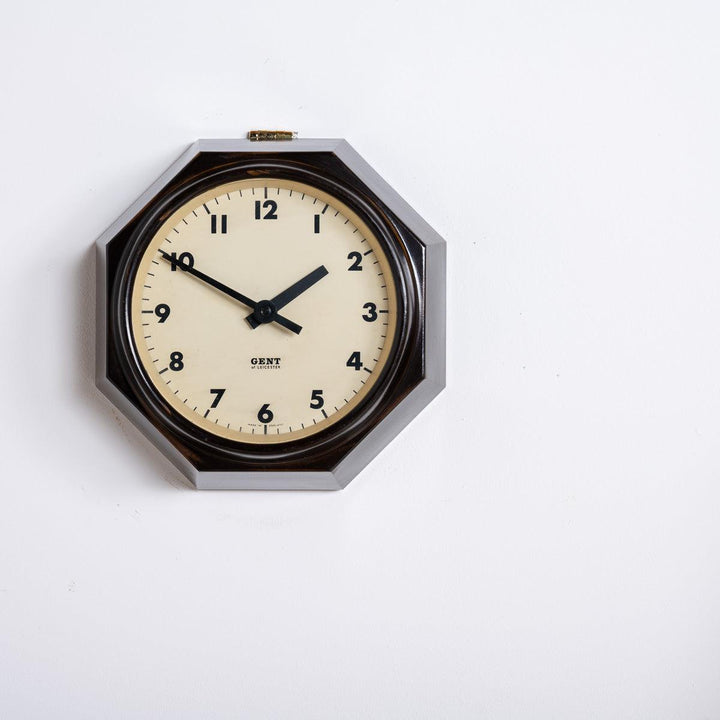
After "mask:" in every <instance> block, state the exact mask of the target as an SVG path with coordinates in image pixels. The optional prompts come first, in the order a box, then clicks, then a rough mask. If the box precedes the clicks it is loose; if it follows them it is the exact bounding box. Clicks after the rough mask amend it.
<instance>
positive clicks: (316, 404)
mask: <svg viewBox="0 0 720 720" xmlns="http://www.w3.org/2000/svg"><path fill="white" fill-rule="evenodd" d="M322 394H323V391H322V390H313V391H312V393H311V394H310V407H311V408H312V409H313V410H319V409H320V408H321V407H322V406H323V405H324V404H325V398H323V396H322Z"/></svg>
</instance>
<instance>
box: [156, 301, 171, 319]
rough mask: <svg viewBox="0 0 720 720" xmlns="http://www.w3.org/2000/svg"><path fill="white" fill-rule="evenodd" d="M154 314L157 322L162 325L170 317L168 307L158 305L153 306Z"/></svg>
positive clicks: (162, 304) (161, 304)
mask: <svg viewBox="0 0 720 720" xmlns="http://www.w3.org/2000/svg"><path fill="white" fill-rule="evenodd" d="M155 314H156V315H157V316H158V318H159V320H158V322H161V323H164V322H165V321H166V320H167V319H168V318H169V317H170V306H169V305H166V304H165V303H160V304H159V305H156V306H155Z"/></svg>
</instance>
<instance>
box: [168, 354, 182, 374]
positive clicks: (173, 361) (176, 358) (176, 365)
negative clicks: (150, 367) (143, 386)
mask: <svg viewBox="0 0 720 720" xmlns="http://www.w3.org/2000/svg"><path fill="white" fill-rule="evenodd" d="M168 367H169V368H170V369H171V370H174V371H175V372H178V371H179V370H182V369H183V368H184V367H185V364H184V363H183V354H182V353H181V352H178V351H177V350H176V351H175V352H172V353H170V365H168Z"/></svg>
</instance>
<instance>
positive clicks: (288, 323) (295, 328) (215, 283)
mask: <svg viewBox="0 0 720 720" xmlns="http://www.w3.org/2000/svg"><path fill="white" fill-rule="evenodd" d="M160 254H161V255H162V257H163V259H165V260H167V261H168V262H172V257H171V256H170V255H168V254H167V253H166V252H163V251H162V250H161V251H160ZM178 264H179V265H180V268H181V270H182V271H183V272H186V273H189V274H190V275H194V276H195V277H196V278H198V279H199V280H202V281H203V282H204V283H207V284H208V285H210V286H211V287H214V288H215V289H216V290H219V291H220V292H221V293H224V294H225V295H229V296H230V297H231V298H233V299H235V300H238V301H239V302H241V303H242V304H243V305H247V306H248V307H249V308H252V309H253V310H254V309H255V308H256V307H257V303H256V302H255V301H254V300H251V299H250V298H249V297H248V296H247V295H243V294H242V293H240V292H238V291H237V290H233V289H232V288H231V287H228V286H227V285H225V284H223V283H221V282H220V281H219V280H216V279H215V278H212V277H210V276H209V275H206V274H205V273H204V272H202V271H200V270H196V269H195V268H194V267H193V266H192V265H186V264H184V263H178ZM274 320H275V322H276V323H278V325H282V326H283V327H285V328H287V329H288V330H291V331H292V332H294V333H295V334H296V335H299V334H300V331H301V330H302V327H301V326H300V325H298V324H297V323H294V322H293V321H292V320H288V319H287V318H286V317H283V316H282V315H275V317H274Z"/></svg>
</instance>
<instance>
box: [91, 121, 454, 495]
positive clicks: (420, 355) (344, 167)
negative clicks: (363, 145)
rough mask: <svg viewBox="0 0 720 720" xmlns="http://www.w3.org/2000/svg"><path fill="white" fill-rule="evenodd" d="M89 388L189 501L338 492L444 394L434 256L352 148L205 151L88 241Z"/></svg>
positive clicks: (277, 145)
mask: <svg viewBox="0 0 720 720" xmlns="http://www.w3.org/2000/svg"><path fill="white" fill-rule="evenodd" d="M97 299H98V313H97V353H96V358H97V385H98V387H99V388H100V389H101V390H102V391H103V393H104V394H105V395H106V396H107V397H108V398H109V399H110V400H111V401H112V402H113V403H114V404H115V405H116V406H117V407H118V408H119V409H120V410H122V412H123V413H124V414H125V415H127V417H128V418H130V420H132V421H133V422H134V423H135V424H136V425H137V426H138V427H139V428H140V429H141V430H142V431H143V432H144V433H145V434H146V435H147V437H148V438H149V439H150V440H151V441H152V442H153V443H154V444H155V445H156V446H157V447H158V448H159V449H160V450H161V451H162V452H163V453H164V454H165V455H166V456H167V457H168V458H169V459H170V460H171V461H172V462H173V463H174V464H175V465H176V466H177V467H178V468H179V469H180V470H181V471H182V472H183V473H184V474H185V475H186V476H187V477H188V478H189V479H190V481H191V482H192V483H193V484H194V485H195V486H196V487H197V488H200V489H337V488H341V487H344V486H345V485H346V484H347V483H348V482H349V481H350V480H351V479H352V478H353V477H354V476H355V475H356V474H357V473H358V472H359V471H360V470H361V469H362V468H363V467H364V466H365V465H366V464H367V463H368V462H369V461H370V460H371V459H372V458H373V457H374V456H375V455H376V454H377V453H378V452H379V451H380V450H381V449H382V448H383V447H384V446H385V445H386V444H387V443H388V442H389V441H390V440H391V439H392V438H393V437H394V436H395V435H396V434H397V433H398V432H399V431H400V430H401V429H402V428H403V427H404V426H405V425H407V424H408V422H409V421H410V420H411V419H412V418H413V417H414V416H415V415H416V414H417V413H418V412H419V411H420V410H421V409H422V408H423V407H424V406H425V405H427V403H428V402H429V401H430V400H431V399H432V398H433V397H434V396H435V395H436V394H437V393H438V392H439V391H440V390H441V389H442V388H443V387H444V383H445V243H444V241H443V240H442V238H440V237H439V236H438V234H437V233H436V232H434V231H433V230H432V229H431V228H430V227H429V226H428V225H427V224H426V223H425V222H424V221H423V220H422V219H421V218H420V217H419V216H418V215H417V213H415V212H414V211H413V210H412V209H411V208H410V207H409V206H408V205H407V204H406V203H405V202H404V201H403V200H402V199H401V198H400V197H399V196H398V195H397V193H395V191H393V190H392V189H391V188H390V187H389V185H387V183H385V182H384V181H383V180H382V179H381V178H380V177H379V176H378V174H377V173H376V172H374V171H373V170H372V169H371V168H370V167H369V165H368V164H367V163H366V162H365V161H364V160H362V159H361V158H360V156H359V155H358V154H357V153H356V152H355V151H354V150H353V149H352V148H351V147H350V145H349V144H348V143H347V142H345V141H344V140H299V139H297V138H295V137H294V136H292V135H291V134H286V133H278V132H262V131H258V132H255V133H251V134H250V135H249V136H248V138H247V139H243V140H199V141H197V142H196V143H194V144H193V145H192V146H191V147H190V148H189V149H188V150H187V151H186V152H185V153H183V155H182V156H181V157H180V158H179V159H178V160H177V161H176V162H175V163H174V164H173V165H172V166H171V167H170V168H169V169H168V170H167V171H166V172H165V173H164V174H163V176H162V177H161V178H159V179H158V180H157V181H156V182H155V183H154V184H153V185H152V187H150V188H149V189H148V190H147V191H146V192H145V193H144V194H143V195H142V196H141V197H140V198H139V199H138V200H137V201H136V202H135V204H134V205H133V206H132V207H131V208H129V209H128V210H127V211H126V212H125V213H124V215H123V216H122V217H120V218H119V219H118V220H117V221H116V222H115V223H114V224H113V225H112V226H111V227H110V228H109V229H108V230H107V231H106V232H105V233H104V234H103V236H102V237H101V238H100V239H99V240H98V242H97Z"/></svg>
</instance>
